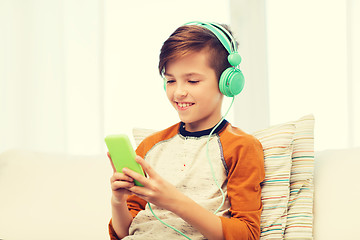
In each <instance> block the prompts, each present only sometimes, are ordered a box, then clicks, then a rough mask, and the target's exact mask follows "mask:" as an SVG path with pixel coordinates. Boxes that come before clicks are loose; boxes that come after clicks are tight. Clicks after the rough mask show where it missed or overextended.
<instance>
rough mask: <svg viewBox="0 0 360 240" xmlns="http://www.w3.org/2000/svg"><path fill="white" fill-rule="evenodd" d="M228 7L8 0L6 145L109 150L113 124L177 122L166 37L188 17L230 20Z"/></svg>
mask: <svg viewBox="0 0 360 240" xmlns="http://www.w3.org/2000/svg"><path fill="white" fill-rule="evenodd" d="M190 5H191V6H192V7H191V8H189V6H190ZM228 11H229V5H228V2H227V1H225V2H224V1H220V0H212V1H205V0H201V1H195V2H194V1H189V0H187V1H180V2H179V1H165V0H156V1H146V0H139V1H118V0H75V1H71V0H31V1H28V0H17V1H12V0H2V1H0V16H1V19H0V20H1V21H0V32H1V37H0V136H1V137H0V152H1V151H4V150H6V149H11V148H21V149H29V150H34V151H46V152H65V153H71V154H95V153H104V152H105V151H106V148H105V144H104V141H103V138H104V136H105V135H106V134H110V133H112V134H113V133H120V132H121V133H128V134H130V133H131V129H132V128H133V127H148V128H156V129H160V128H164V127H167V126H169V125H170V124H173V123H175V122H177V121H178V118H177V115H176V113H175V111H174V110H173V109H172V108H171V107H170V104H168V102H167V99H166V96H165V93H164V91H163V86H162V80H161V79H160V78H159V75H158V73H157V62H158V54H159V51H160V47H161V44H162V42H163V41H164V40H165V39H166V38H167V37H168V36H169V35H170V34H171V33H172V32H173V31H174V30H175V28H176V27H178V26H180V25H181V24H183V23H186V22H188V21H193V20H205V21H206V20H208V21H219V22H224V23H229V22H230V19H229V15H228ZM228 103H229V102H226V103H225V104H224V105H226V104H228ZM229 118H230V119H232V115H231V114H230V116H229Z"/></svg>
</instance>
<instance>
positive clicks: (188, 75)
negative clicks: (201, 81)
mask: <svg viewBox="0 0 360 240" xmlns="http://www.w3.org/2000/svg"><path fill="white" fill-rule="evenodd" d="M164 75H165V76H169V77H173V75H172V74H170V73H167V72H164ZM192 76H203V75H202V74H200V73H196V72H190V73H185V74H183V75H182V77H192Z"/></svg>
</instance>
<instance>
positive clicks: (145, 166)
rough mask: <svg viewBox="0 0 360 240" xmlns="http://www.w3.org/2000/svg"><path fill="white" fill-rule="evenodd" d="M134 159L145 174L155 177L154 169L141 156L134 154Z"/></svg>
mask: <svg viewBox="0 0 360 240" xmlns="http://www.w3.org/2000/svg"><path fill="white" fill-rule="evenodd" d="M135 160H136V162H137V163H139V164H140V165H141V167H142V168H143V170H144V171H145V172H146V174H147V175H148V176H149V177H152V178H153V177H155V176H156V175H157V173H156V172H155V170H154V169H153V168H152V167H151V166H150V164H148V163H147V162H146V161H145V160H144V159H143V158H142V157H140V156H136V158H135Z"/></svg>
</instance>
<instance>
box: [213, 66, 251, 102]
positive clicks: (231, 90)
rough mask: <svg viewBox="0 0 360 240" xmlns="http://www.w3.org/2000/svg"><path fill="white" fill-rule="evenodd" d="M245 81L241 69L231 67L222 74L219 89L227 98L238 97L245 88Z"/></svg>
mask: <svg viewBox="0 0 360 240" xmlns="http://www.w3.org/2000/svg"><path fill="white" fill-rule="evenodd" d="M244 84H245V79H244V75H243V74H242V72H241V71H240V69H237V68H234V67H229V68H227V69H225V71H224V72H223V73H222V74H221V76H220V80H219V89H220V92H221V93H222V94H224V95H225V96H227V97H234V96H235V95H238V94H239V93H240V92H241V91H242V90H243V88H244Z"/></svg>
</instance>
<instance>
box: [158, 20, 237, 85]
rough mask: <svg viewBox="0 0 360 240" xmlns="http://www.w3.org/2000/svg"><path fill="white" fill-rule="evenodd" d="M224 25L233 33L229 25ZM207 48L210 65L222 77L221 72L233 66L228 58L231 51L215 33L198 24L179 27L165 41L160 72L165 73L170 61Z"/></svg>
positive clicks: (161, 53) (160, 61) (161, 54)
mask: <svg viewBox="0 0 360 240" xmlns="http://www.w3.org/2000/svg"><path fill="white" fill-rule="evenodd" d="M222 26H223V27H225V28H226V29H227V30H228V31H229V32H230V33H231V31H230V30H229V27H228V26H226V25H222ZM205 48H208V49H209V50H208V51H209V66H210V67H211V68H213V69H214V70H215V73H216V76H217V78H218V79H220V75H221V73H222V72H223V71H224V70H225V69H226V68H228V67H231V65H230V64H229V62H228V60H227V56H228V55H229V53H228V51H227V50H226V49H225V48H224V46H223V45H222V44H221V42H220V41H219V40H218V38H217V37H216V36H215V34H213V33H212V32H211V31H210V30H208V29H206V28H204V27H201V26H197V25H184V26H181V27H179V28H177V29H176V30H175V32H173V33H172V34H171V35H170V37H169V38H168V39H167V40H166V41H165V42H164V44H163V46H162V48H161V51H160V59H159V66H158V68H159V73H160V74H163V72H162V71H163V69H164V68H165V67H166V64H167V63H168V62H169V61H172V60H175V59H178V58H180V57H183V56H185V55H187V54H190V53H194V52H200V51H201V50H203V49H205Z"/></svg>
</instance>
